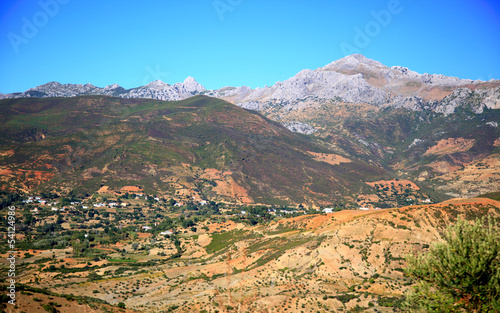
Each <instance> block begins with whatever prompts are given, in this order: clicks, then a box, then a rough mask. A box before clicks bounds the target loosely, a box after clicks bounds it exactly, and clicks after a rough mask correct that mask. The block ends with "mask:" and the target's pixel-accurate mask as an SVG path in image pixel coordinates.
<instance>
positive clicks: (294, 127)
mask: <svg viewBox="0 0 500 313" xmlns="http://www.w3.org/2000/svg"><path fill="white" fill-rule="evenodd" d="M283 126H285V127H286V128H287V129H288V130H289V131H291V132H294V133H301V134H306V135H310V134H314V133H315V132H316V131H317V129H315V128H314V127H312V126H311V125H309V124H306V123H302V122H287V123H283Z"/></svg>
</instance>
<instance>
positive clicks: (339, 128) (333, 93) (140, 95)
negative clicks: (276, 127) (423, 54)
mask: <svg viewBox="0 0 500 313" xmlns="http://www.w3.org/2000/svg"><path fill="white" fill-rule="evenodd" d="M82 95H100V96H111V97H118V98H122V99H129V100H130V101H131V102H130V103H135V102H134V101H135V100H138V99H153V100H187V99H191V98H192V97H193V96H194V95H205V96H209V97H212V98H219V99H223V100H225V101H228V102H231V103H233V104H235V105H237V106H239V107H241V108H246V109H251V110H256V111H258V112H259V113H260V114H261V115H262V116H263V117H265V118H266V119H269V120H267V121H268V122H271V121H275V122H278V123H280V124H281V125H283V126H284V127H286V128H287V129H288V130H290V131H292V132H296V133H300V134H304V135H307V139H306V137H300V136H299V137H297V138H301V140H303V141H304V140H305V141H308V142H309V143H314V144H315V145H317V146H319V147H321V149H324V151H326V152H318V151H319V150H317V149H316V150H314V149H312V148H311V149H310V150H308V151H310V152H312V153H313V154H311V153H309V157H310V156H313V157H314V158H315V159H316V161H318V160H319V161H320V162H323V163H324V162H330V163H332V164H335V163H337V162H338V160H343V159H342V158H346V159H348V160H350V161H355V162H361V163H360V164H369V165H370V166H372V167H375V168H378V169H379V170H380V171H381V172H384V173H390V174H389V176H387V177H389V178H390V179H403V180H407V181H408V182H411V184H415V186H416V188H413V189H412V192H416V191H417V188H418V190H420V189H421V188H424V189H425V190H426V191H425V192H423V193H422V194H426V195H428V194H429V192H428V191H429V190H434V191H437V194H436V195H435V196H436V197H438V198H439V197H442V198H441V199H445V198H449V197H474V196H477V195H479V194H484V193H488V192H495V191H498V190H499V189H500V175H499V174H497V173H499V172H500V128H499V127H498V121H500V110H499V108H500V81H498V80H491V81H488V82H484V81H472V80H466V79H459V78H454V77H447V76H443V75H436V74H432V75H431V74H419V73H416V72H413V71H411V70H409V69H407V68H404V67H400V66H393V67H387V66H385V65H383V64H381V63H380V62H377V61H374V60H370V59H368V58H366V57H364V56H362V55H359V54H357V55H351V56H347V57H345V58H342V59H340V60H337V61H335V62H332V63H330V64H328V65H326V66H324V67H321V68H318V69H315V70H303V71H301V72H299V73H298V74H297V75H295V76H294V77H292V78H290V79H288V80H285V81H283V82H278V83H276V84H275V85H273V86H270V87H264V88H257V89H255V90H254V89H251V88H249V87H245V86H243V87H224V88H221V89H218V90H207V89H205V88H204V87H203V86H202V85H201V84H199V83H198V82H196V80H194V79H193V78H191V77H188V78H187V79H186V80H185V81H184V82H183V83H176V84H174V85H169V84H166V83H164V82H161V81H155V82H151V83H149V84H147V85H145V86H142V87H138V88H133V89H129V90H125V89H124V88H122V87H120V86H118V85H116V84H115V85H110V86H106V87H104V88H99V87H95V86H93V85H90V84H86V85H71V84H66V85H61V84H59V83H55V82H53V83H48V84H45V85H42V86H38V87H35V88H32V89H30V90H28V91H26V92H24V93H17V94H8V95H3V97H4V98H8V99H12V98H16V99H24V98H31V99H32V100H33V102H29V103H30V104H29V105H33V106H35V107H38V106H40V105H41V104H40V103H38V102H37V100H36V98H51V97H75V96H82ZM99 99H100V100H99V101H97V102H102V101H104V100H103V99H101V98H99ZM196 99H198V98H196ZM4 101H7V100H4ZM44 101H45V100H44ZM47 101H55V100H47ZM61 101H63V102H64V103H66V104H65V106H66V108H65V109H64V110H66V111H65V112H67V113H65V114H69V115H68V116H70V115H71V116H72V118H73V119H74V120H78V118H77V117H76V116H73V115H74V114H76V112H73V113H71V112H70V111H71V109H70V107H71V105H70V103H71V100H69V99H66V100H61ZM86 101H90V100H86ZM109 101H110V102H109V103H114V101H117V100H109ZM205 101H208V100H205ZM82 102H84V101H83V100H82V99H80V100H78V101H76V102H75V103H74V104H75V105H77V106H81V103H82ZM97 102H96V103H97ZM5 103H11V102H8V101H7V102H5ZM21 103H23V104H21ZM103 103H108V102H106V101H104V102H103ZM126 103H128V102H126ZM141 103H142V102H141ZM9 105H10V104H9ZM12 105H14V106H16V105H21V106H28V102H26V103H24V102H22V101H21V102H19V103H18V104H12ZM124 105H125V107H127V108H128V107H130V105H131V104H124ZM134 105H136V104H134ZM141 105H143V104H141ZM144 105H146V104H144ZM7 106H8V105H7ZM7 106H6V107H7ZM139 106H140V105H139ZM90 107H92V106H90ZM90 107H89V108H87V109H88V110H90ZM111 107H112V108H114V109H113V110H116V108H117V107H119V105H116V104H115V105H111ZM87 109H85V110H84V111H83V112H84V115H83V116H86V115H85V114H90V113H89V112H88V111H87ZM108 109H109V108H108ZM233 109H234V108H233ZM5 112H8V114H11V112H10V111H5ZM78 112H82V111H78ZM241 112H243V111H241ZM245 112H246V111H245ZM108 113H109V112H108ZM108 113H105V111H102V112H101V113H96V116H95V118H97V119H104V118H105V117H106V116H108V115H109V116H113V118H115V119H116V121H117V122H118V121H120V122H121V119H119V118H118V116H116V112H114V113H113V112H111V113H112V114H108ZM6 114H7V113H6ZM37 114H41V113H40V112H39V113H37ZM44 114H46V116H52V115H51V114H52V113H44ZM78 114H81V113H78ZM120 114H121V113H120ZM31 118H35V120H38V119H41V118H42V117H41V116H36V117H35V116H34V115H30V117H29V118H28V121H32V122H33V120H31ZM54 118H55V119H58V118H60V117H59V116H58V115H56V116H54ZM87 118H89V117H88V116H87ZM15 119H16V121H17V120H20V119H21V118H20V117H16V118H15ZM3 120H4V122H6V123H7V122H8V123H7V125H9V123H14V122H13V121H12V120H7V119H3ZM132 120H134V119H127V121H128V122H130V121H132ZM15 123H17V122H15ZM15 123H14V124H12V125H13V126H14V125H16V124H15ZM23 123H24V124H23V125H24V126H25V128H22V129H21V128H20V129H16V128H15V127H11V128H10V129H9V130H8V131H7V134H10V135H12V136H14V138H19V140H25V141H31V140H39V139H40V138H42V137H41V136H45V133H43V131H41V130H40V129H44V128H43V127H49V126H50V127H52V126H54V125H49V126H48V125H44V126H43V127H38V128H37V127H34V126H33V127H31V126H29V125H30V124H29V122H23ZM33 123H34V124H37V122H36V123H35V122H33ZM193 123H195V121H193ZM196 123H197V121H196ZM37 125H38V124H37ZM76 125H78V124H76ZM91 125H92V123H90V122H88V124H87V125H86V126H85V127H83V126H82V127H81V130H84V131H88V130H92V129H93V128H92V127H96V126H98V125H93V126H91ZM68 126H72V125H68ZM205 126H206V125H200V127H201V128H202V129H203V127H205ZM30 127H31V128H30ZM141 127H142V126H141ZM110 131H111V130H110ZM113 131H114V130H113ZM245 131H249V130H248V129H246V130H245ZM249 132H250V131H249ZM4 138H5V139H8V138H9V137H4ZM177 139H179V138H177ZM273 140H274V139H273ZM180 142H181V141H179V142H177V143H176V144H180ZM207 142H212V140H207ZM268 144H269V146H272V145H273V144H272V143H271V141H269V142H268ZM172 145H175V144H174V143H172ZM234 145H235V146H237V145H238V143H237V142H236V141H234ZM148 147H149V146H148ZM290 148H293V147H292V146H291V145H289V146H288V147H287V149H290ZM176 149H177V148H176ZM193 149H194V148H193ZM252 151H253V150H252ZM264 151H266V150H264ZM269 151H274V150H269ZM212 152H213V153H217V151H216V150H213V151H212ZM61 153H62V152H61ZM186 153H187V154H193V153H195V152H194V151H190V152H186ZM266 153H267V152H266ZM318 153H319V154H318ZM264 154H265V153H264ZM330 154H332V155H335V156H331V155H330ZM337 156H340V157H341V158H339V157H337ZM210 157H211V158H217V157H216V156H215V154H214V155H211V156H210ZM231 157H234V155H231ZM241 157H242V159H240V160H239V161H238V162H242V161H243V159H245V160H248V159H247V158H245V157H244V156H241ZM277 160H278V159H277ZM308 160H309V159H308ZM286 161H288V160H286ZM148 162H149V161H148ZM279 162H282V161H279ZM184 163H186V164H187V163H189V164H191V162H187V161H185V162H184ZM242 164H247V162H243V163H242ZM342 164H344V165H345V164H354V163H347V162H343V163H342ZM287 166H289V167H290V168H293V167H294V166H295V165H294V164H293V163H288V165H287ZM97 168H99V166H97ZM220 168H222V167H220ZM101 169H102V167H101ZM283 171H284V168H283ZM282 173H285V172H282ZM184 174H185V175H184V176H185V177H191V176H192V175H194V172H193V173H187V172H186V173H184ZM96 175H97V174H96ZM232 175H236V174H234V173H233V174H232ZM242 175H243V174H242ZM252 175H253V176H252ZM252 175H247V174H245V175H243V176H241V177H240V180H243V179H242V177H244V178H246V176H248V177H253V179H256V180H258V178H259V177H261V176H262V175H261V174H256V173H253V174H252ZM266 175H271V174H269V173H266ZM304 175H306V176H307V175H309V174H307V173H305V174H304ZM125 176H126V175H125ZM306 176H304V177H306ZM285 177H286V175H285ZM304 177H302V178H301V179H299V180H297V181H295V183H297V184H303V183H305V182H306V181H307V180H305V178H304ZM334 177H335V176H334ZM273 179H274V180H278V177H277V176H276V177H275V178H273ZM273 179H270V180H269V182H268V183H269V184H270V182H271V181H273ZM333 180H335V179H333ZM331 181H332V180H326V181H325V182H324V183H323V186H327V185H329V184H330V183H331ZM358 182H359V181H358ZM240 183H241V181H240ZM393 183H394V182H393ZM156 184H157V185H158V183H156ZM388 184H389V186H386V183H377V184H376V185H373V187H372V188H373V189H371V190H366V189H363V190H362V192H357V193H353V194H350V200H349V201H351V200H352V201H354V202H357V203H358V204H371V205H375V206H376V205H381V204H385V205H388V203H389V204H390V205H403V204H405V201H406V200H405V199H406V198H405V193H404V192H402V190H399V189H398V188H396V190H395V191H394V192H393V193H391V194H390V195H389V194H387V193H386V192H384V191H383V190H384V189H386V188H391V185H390V183H388ZM340 185H342V186H343V183H340ZM347 185H349V184H347ZM238 186H240V185H238ZM363 186H364V185H363ZM412 186H413V185H412ZM247 187H248V188H250V187H249V186H247ZM247 187H245V190H246V189H248V188H247ZM364 187H366V186H364ZM22 188H27V187H26V186H23V187H22ZM252 188H253V189H252V190H262V188H261V187H258V188H255V187H252ZM259 188H260V189H259ZM287 188H288V187H287ZM325 188H326V187H325ZM340 188H341V189H342V187H340ZM426 188H429V189H426ZM236 189H238V188H236ZM271 189H272V188H271ZM296 189H298V186H294V187H290V188H289V191H288V194H287V195H286V196H284V199H286V201H289V200H291V199H292V198H294V197H293V196H292V194H295V195H297V193H295V191H294V192H292V191H291V190H296ZM305 189H306V190H307V188H305ZM402 189H403V191H404V190H405V189H406V188H402ZM276 190H281V189H279V188H278V189H276ZM346 190H350V191H352V190H353V189H352V188H351V187H347V188H346ZM391 190H392V189H391ZM365 192H366V194H365ZM271 193H272V192H271ZM228 194H229V193H228ZM277 194H278V192H276V193H275V195H277ZM326 194H328V192H327V193H326ZM422 194H421V195H419V196H418V197H422ZM234 195H235V194H233V196H234ZM406 196H409V194H406ZM239 197H240V200H241V199H242V197H241V196H239ZM245 197H246V196H245ZM273 197H274V196H273ZM418 197H417V198H418ZM233 198H238V197H233ZM306 198H307V197H305V196H304V197H302V196H300V197H296V198H294V199H295V200H294V201H297V202H301V201H303V200H304V199H306ZM245 199H247V198H245ZM248 199H252V201H261V200H257V199H260V196H257V197H255V196H250V197H248ZM248 199H247V200H248ZM299 199H302V200H299ZM410 199H411V198H410ZM273 201H274V200H273ZM325 201H326V200H325Z"/></svg>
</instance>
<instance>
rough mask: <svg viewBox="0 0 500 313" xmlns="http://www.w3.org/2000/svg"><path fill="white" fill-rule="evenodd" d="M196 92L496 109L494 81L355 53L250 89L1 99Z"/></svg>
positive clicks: (262, 102) (156, 87)
mask: <svg viewBox="0 0 500 313" xmlns="http://www.w3.org/2000/svg"><path fill="white" fill-rule="evenodd" d="M197 94H204V95H208V96H211V97H216V98H222V99H224V100H227V101H229V102H231V103H234V104H237V105H239V106H242V107H245V108H249V109H252V110H259V111H262V110H264V109H266V108H270V107H272V108H275V107H282V108H283V110H285V111H291V110H297V109H300V108H302V107H303V106H304V105H305V104H309V102H311V101H313V102H314V101H321V100H341V101H343V102H348V103H366V104H372V105H376V106H379V107H396V108H400V107H401V108H406V109H410V110H417V111H419V110H430V111H433V112H437V113H443V114H446V115H448V114H451V113H453V112H454V111H455V110H456V108H458V107H461V106H470V107H471V108H472V109H473V110H474V111H475V112H477V113H480V112H482V111H483V110H484V109H485V108H488V109H499V108H500V81H498V80H491V81H489V82H484V81H480V80H475V81H473V80H469V79H459V78H456V77H448V76H444V75H437V74H419V73H416V72H414V71H411V70H410V69H408V68H405V67H402V66H393V67H387V66H385V65H383V64H381V63H380V62H378V61H374V60H371V59H368V58H366V57H364V56H363V55H361V54H354V55H350V56H347V57H344V58H342V59H340V60H337V61H335V62H332V63H330V64H328V65H326V66H324V67H321V68H318V69H315V70H309V69H306V70H302V71H301V72H299V73H298V74H297V75H295V76H294V77H292V78H290V79H288V80H285V81H283V82H277V83H276V84H275V85H273V86H270V87H264V88H257V89H255V90H254V89H251V88H249V87H245V86H243V87H224V88H221V89H218V90H206V89H205V87H203V86H202V85H201V84H199V83H198V82H197V81H196V80H195V79H194V78H192V77H188V78H186V80H185V81H184V82H183V83H176V84H174V85H169V84H167V83H164V82H162V81H159V80H158V81H154V82H151V83H149V84H147V85H145V86H141V87H137V88H132V89H128V90H125V89H124V88H122V87H120V86H118V85H116V84H113V85H109V86H106V87H104V88H100V87H96V86H93V85H91V84H86V85H81V84H64V85H62V84H59V83H57V82H51V83H48V84H45V85H41V86H38V87H35V88H31V89H29V90H27V91H25V92H23V93H13V94H7V95H2V97H3V98H46V97H74V96H82V95H107V96H115V97H123V98H147V99H157V100H181V99H186V98H189V97H192V96H194V95H197ZM471 100H472V101H471Z"/></svg>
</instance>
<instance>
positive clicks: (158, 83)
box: [146, 79, 170, 87]
mask: <svg viewBox="0 0 500 313" xmlns="http://www.w3.org/2000/svg"><path fill="white" fill-rule="evenodd" d="M146 86H148V87H167V86H170V85H169V84H167V83H165V82H162V81H161V80H159V79H158V80H155V81H152V82H150V83H149V84H147V85H146Z"/></svg>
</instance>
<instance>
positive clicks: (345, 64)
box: [323, 53, 387, 71]
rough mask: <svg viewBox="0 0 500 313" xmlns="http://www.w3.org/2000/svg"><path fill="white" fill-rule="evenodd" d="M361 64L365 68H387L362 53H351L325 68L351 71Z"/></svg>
mask: <svg viewBox="0 0 500 313" xmlns="http://www.w3.org/2000/svg"><path fill="white" fill-rule="evenodd" d="M360 66H362V67H363V68H372V69H376V68H387V67H386V66H384V65H383V64H382V63H380V62H378V61H375V60H372V59H369V58H367V57H365V56H364V55H362V54H359V53H357V54H351V55H348V56H346V57H343V58H342V59H339V60H337V61H334V62H332V63H330V64H328V65H327V66H325V67H323V69H324V70H330V71H331V70H333V71H351V70H356V69H358V68H359V67H360Z"/></svg>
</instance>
